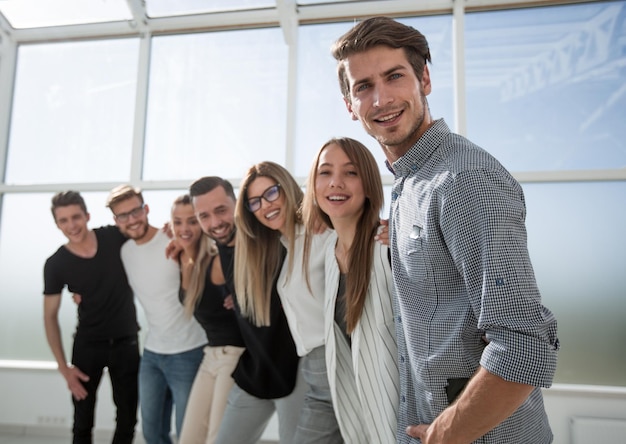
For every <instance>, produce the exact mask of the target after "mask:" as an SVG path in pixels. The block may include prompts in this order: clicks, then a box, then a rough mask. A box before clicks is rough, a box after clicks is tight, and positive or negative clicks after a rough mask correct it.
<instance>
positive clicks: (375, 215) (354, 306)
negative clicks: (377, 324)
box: [302, 137, 384, 333]
mask: <svg viewBox="0 0 626 444" xmlns="http://www.w3.org/2000/svg"><path fill="white" fill-rule="evenodd" d="M330 145H337V146H339V147H340V148H341V149H342V150H343V152H344V153H346V156H348V158H349V159H350V161H351V162H352V163H353V164H354V165H355V167H356V169H357V172H358V174H359V177H360V178H361V183H362V184H363V192H364V194H365V202H364V204H363V211H362V213H361V217H360V218H359V220H358V221H357V222H356V229H355V235H354V239H353V240H352V244H351V245H350V249H349V250H348V276H349V277H348V279H347V282H346V292H345V301H346V327H347V331H348V333H352V332H353V331H354V329H355V327H356V325H357V324H358V322H359V320H360V319H361V313H362V312H363V306H364V305H365V298H366V297H367V291H368V288H369V285H370V277H371V273H372V264H373V257H372V256H373V253H374V244H375V242H376V241H375V239H374V236H375V235H376V229H377V228H378V225H379V216H380V210H381V208H382V206H383V202H384V198H383V185H382V180H381V177H380V171H379V169H378V165H377V164H376V160H375V159H374V156H373V155H372V153H371V152H370V151H369V150H368V149H367V147H366V146H365V145H363V144H362V143H361V142H358V141H356V140H354V139H350V138H347V137H344V138H335V139H331V140H329V141H328V142H326V143H325V144H324V145H323V146H322V147H321V148H320V150H319V151H318V153H317V155H316V156H315V160H314V161H313V165H312V166H311V171H310V173H309V177H308V180H307V185H306V192H305V195H304V201H303V204H302V214H303V219H304V223H305V225H306V227H307V235H306V239H305V247H304V262H305V264H306V263H307V262H308V258H309V252H310V249H311V236H312V234H311V233H312V232H313V228H314V225H315V219H316V218H319V219H321V220H323V221H324V222H325V223H326V224H327V225H328V226H329V227H331V228H333V223H332V221H331V219H330V217H328V215H327V214H326V213H324V212H323V211H322V209H321V208H320V207H319V205H318V204H317V200H316V198H315V181H316V179H317V168H318V164H319V159H320V156H321V154H322V152H323V151H324V150H325V149H326V148H327V147H328V146H330ZM306 268H308V267H306Z"/></svg>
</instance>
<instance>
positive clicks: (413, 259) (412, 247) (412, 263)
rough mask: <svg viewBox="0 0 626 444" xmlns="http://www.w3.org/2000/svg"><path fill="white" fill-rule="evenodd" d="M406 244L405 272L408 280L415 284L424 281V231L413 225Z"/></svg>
mask: <svg viewBox="0 0 626 444" xmlns="http://www.w3.org/2000/svg"><path fill="white" fill-rule="evenodd" d="M405 242H406V250H405V251H406V270H407V274H408V277H409V279H411V280H413V281H415V282H423V281H425V280H426V245H425V244H426V240H425V238H424V229H423V228H422V227H421V226H420V225H413V227H412V229H411V231H410V233H409V235H408V238H407V239H406V240H405Z"/></svg>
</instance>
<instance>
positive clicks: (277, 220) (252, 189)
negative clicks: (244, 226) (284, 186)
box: [246, 176, 286, 234]
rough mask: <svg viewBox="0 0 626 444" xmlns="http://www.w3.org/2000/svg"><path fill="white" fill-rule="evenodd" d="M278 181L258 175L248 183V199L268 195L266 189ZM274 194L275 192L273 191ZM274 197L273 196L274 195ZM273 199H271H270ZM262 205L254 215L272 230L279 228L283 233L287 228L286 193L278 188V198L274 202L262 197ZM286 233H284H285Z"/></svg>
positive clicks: (269, 188)
mask: <svg viewBox="0 0 626 444" xmlns="http://www.w3.org/2000/svg"><path fill="white" fill-rule="evenodd" d="M276 184H277V182H276V181H275V180H274V179H272V178H270V177H267V176H258V177H257V178H256V179H254V180H253V181H252V182H250V184H249V185H248V187H247V189H246V199H247V200H248V201H250V199H253V198H255V197H261V196H264V195H265V196H266V197H268V196H267V194H266V191H268V190H270V191H273V190H271V189H272V187H273V186H275V185H276ZM272 194H273V193H272ZM272 197H273V196H272ZM270 200H271V199H270ZM260 202H261V207H260V208H259V209H258V210H256V211H254V212H253V214H254V217H256V219H257V220H258V221H259V222H260V223H261V224H263V225H265V226H266V227H267V228H269V229H270V230H277V231H280V232H281V233H283V230H284V229H285V211H286V208H285V194H284V192H283V191H282V190H281V189H280V188H278V198H277V199H276V200H274V201H272V202H268V201H267V199H265V198H263V197H262V198H261V199H260ZM283 234H284V233H283Z"/></svg>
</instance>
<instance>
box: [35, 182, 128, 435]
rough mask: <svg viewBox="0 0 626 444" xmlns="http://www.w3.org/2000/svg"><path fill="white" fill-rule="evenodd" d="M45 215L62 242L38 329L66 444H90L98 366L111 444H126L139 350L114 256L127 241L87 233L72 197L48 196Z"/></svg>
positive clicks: (108, 233)
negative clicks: (53, 365) (68, 340)
mask: <svg viewBox="0 0 626 444" xmlns="http://www.w3.org/2000/svg"><path fill="white" fill-rule="evenodd" d="M52 215H53V216H54V221H55V223H56V225H57V227H58V228H59V229H60V230H61V231H62V232H63V235H65V237H66V238H67V239H68V242H67V243H66V244H64V245H62V246H61V247H60V248H59V249H58V250H57V251H56V252H55V253H54V254H53V255H52V256H50V257H49V258H48V260H47V261H46V264H45V266H44V296H45V297H44V325H45V330H46V337H47V339H48V344H49V345H50V349H51V350H52V353H53V355H54V357H55V359H56V361H57V364H58V368H59V372H60V373H61V375H63V377H64V378H65V380H66V381H67V386H68V388H69V390H70V392H71V393H72V401H73V403H74V426H73V430H72V431H73V435H74V438H73V443H75V444H76V443H81V444H82V443H91V442H92V433H93V425H94V413H95V405H96V392H97V389H98V386H99V384H100V379H101V378H102V373H103V370H104V368H105V367H107V368H108V371H109V376H110V378H111V387H112V391H113V401H114V403H115V405H116V407H117V414H116V422H117V423H116V429H115V435H114V437H113V443H114V444H117V443H119V444H122V443H131V442H132V441H133V437H134V432H135V424H136V422H137V397H138V395H137V372H138V368H139V346H138V341H137V332H138V325H137V316H136V312H135V304H134V301H133V294H132V291H131V289H130V286H129V285H128V281H127V279H126V274H125V273H124V268H123V265H122V261H121V258H120V248H121V246H122V244H123V243H124V242H125V241H126V238H125V237H124V236H123V235H122V234H121V233H120V232H119V230H118V229H117V228H116V227H113V226H108V227H101V228H96V229H95V230H91V229H89V228H88V227H87V222H88V221H89V213H88V212H87V208H86V206H85V201H84V200H83V198H82V197H81V196H80V194H79V193H77V192H75V191H66V192H60V193H57V194H56V195H55V196H54V197H53V198H52ZM66 286H67V289H68V290H69V291H70V292H72V293H75V294H79V295H80V296H81V298H80V303H79V305H78V324H77V326H76V333H75V336H74V344H73V350H72V360H71V363H70V364H68V363H67V362H68V361H67V360H66V357H65V351H64V349H63V343H62V339H61V328H60V325H59V319H58V314H59V308H60V306H61V293H62V291H63V288H64V287H66Z"/></svg>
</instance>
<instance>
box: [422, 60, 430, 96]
mask: <svg viewBox="0 0 626 444" xmlns="http://www.w3.org/2000/svg"><path fill="white" fill-rule="evenodd" d="M421 83H422V91H424V95H425V96H427V95H428V94H430V92H431V91H432V84H431V83H430V71H429V70H428V65H427V64H424V72H423V73H422V82H421Z"/></svg>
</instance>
